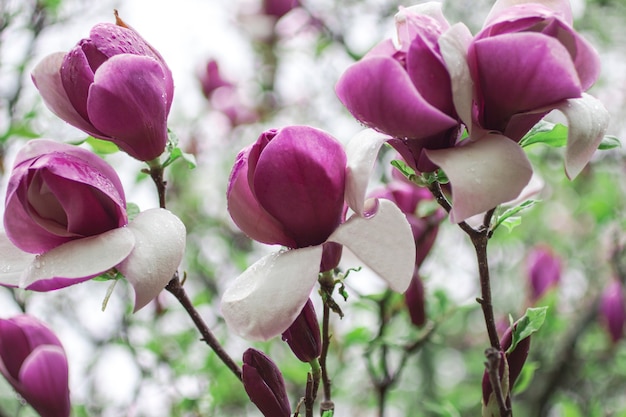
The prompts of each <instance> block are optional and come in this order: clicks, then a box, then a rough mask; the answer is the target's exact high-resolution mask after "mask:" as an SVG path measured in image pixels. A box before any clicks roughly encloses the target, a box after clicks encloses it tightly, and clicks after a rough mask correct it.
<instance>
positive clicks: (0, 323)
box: [0, 319, 33, 385]
mask: <svg viewBox="0 0 626 417" xmlns="http://www.w3.org/2000/svg"><path fill="white" fill-rule="evenodd" d="M9 341H10V343H9ZM32 349H33V345H32V344H31V343H30V341H29V339H28V336H27V334H26V333H25V332H24V330H23V329H22V327H21V326H20V325H19V323H15V322H14V320H11V319H9V320H0V364H1V365H2V366H1V367H0V370H1V371H2V374H3V375H4V376H5V377H6V378H7V380H8V381H9V382H10V383H11V385H15V384H16V383H18V381H19V373H20V368H21V367H22V364H23V363H24V360H25V359H26V358H27V357H28V355H29V354H30V352H31V350H32Z"/></svg>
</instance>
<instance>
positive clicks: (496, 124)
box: [469, 33, 582, 140]
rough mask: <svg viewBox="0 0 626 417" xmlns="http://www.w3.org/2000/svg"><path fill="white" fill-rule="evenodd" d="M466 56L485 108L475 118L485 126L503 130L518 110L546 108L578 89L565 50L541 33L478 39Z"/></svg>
mask: <svg viewBox="0 0 626 417" xmlns="http://www.w3.org/2000/svg"><path fill="white" fill-rule="evenodd" d="M469 59H470V68H471V70H472V72H473V75H474V80H475V81H476V82H477V83H478V89H479V90H478V91H479V92H481V93H482V97H480V100H481V101H483V102H484V107H483V109H482V110H480V111H481V112H482V114H481V115H479V118H480V121H481V125H482V127H484V128H485V129H494V130H498V131H500V132H505V130H506V126H507V123H508V122H509V120H510V118H511V117H512V116H513V115H515V114H516V113H524V112H528V111H531V110H534V109H538V108H544V107H546V106H548V105H552V104H556V103H559V102H560V101H562V100H564V99H568V98H577V97H580V95H581V93H582V89H581V85H580V80H579V78H578V74H577V72H576V69H575V67H574V65H573V63H572V60H571V58H570V55H569V52H568V51H567V49H566V48H565V47H564V46H563V45H562V44H561V43H560V42H559V41H558V40H556V39H554V38H551V37H547V36H545V35H542V34H539V33H514V34H505V35H500V36H496V37H491V38H485V39H480V40H478V41H476V42H474V43H473V44H472V46H471V47H470V51H469ZM503 91H506V94H503V93H502V92H503ZM512 139H514V140H519V139H520V138H517V137H516V138H512Z"/></svg>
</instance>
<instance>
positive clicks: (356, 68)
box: [336, 56, 456, 139]
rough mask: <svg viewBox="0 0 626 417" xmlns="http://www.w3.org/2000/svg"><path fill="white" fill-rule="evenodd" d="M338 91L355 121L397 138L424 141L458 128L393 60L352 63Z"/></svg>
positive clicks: (377, 59)
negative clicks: (425, 97) (423, 139)
mask: <svg viewBox="0 0 626 417" xmlns="http://www.w3.org/2000/svg"><path fill="white" fill-rule="evenodd" d="M336 92H337V95H338V96H339V99H340V100H341V102H342V103H343V104H344V105H345V106H346V107H347V108H348V110H349V111H350V113H352V115H353V116H354V117H355V118H357V119H358V120H359V121H361V122H362V123H364V124H365V125H367V126H369V127H371V128H374V129H376V130H378V131H381V132H384V133H387V134H389V135H392V136H394V137H398V138H411V139H419V138H425V137H428V136H432V135H435V134H437V133H440V132H443V131H446V130H448V129H450V128H452V127H453V126H454V125H456V121H455V120H454V119H453V118H452V117H450V116H448V115H447V114H445V113H443V112H441V111H440V110H438V109H437V108H436V107H434V106H433V105H432V104H430V103H428V102H427V101H426V100H425V99H424V98H423V97H422V96H421V95H420V94H419V92H418V91H417V89H416V87H415V86H414V85H413V83H412V81H411V79H410V77H409V75H408V74H407V72H406V71H405V70H404V68H402V65H400V63H398V62H397V61H395V60H394V59H392V58H385V57H381V56H375V57H371V58H367V59H364V60H361V61H359V62H357V63H356V64H353V65H352V66H351V67H349V68H348V69H347V70H346V72H345V73H344V74H343V75H342V76H341V78H340V79H339V82H338V83H337V86H336Z"/></svg>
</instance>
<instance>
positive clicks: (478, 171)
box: [426, 134, 532, 223]
mask: <svg viewBox="0 0 626 417" xmlns="http://www.w3.org/2000/svg"><path fill="white" fill-rule="evenodd" d="M426 152H427V155H428V157H429V158H430V159H431V160H432V161H433V162H434V163H435V164H437V165H439V166H440V167H441V168H442V169H443V170H444V171H445V173H446V175H447V176H448V178H449V179H450V185H451V186H452V211H451V212H450V220H451V221H452V222H454V223H459V222H462V221H464V220H466V219H467V218H469V217H472V216H474V215H476V214H480V213H483V212H485V211H487V210H490V209H492V208H494V207H496V206H498V205H499V204H502V203H505V202H507V201H510V200H513V199H514V198H515V197H517V196H518V195H519V193H520V192H521V191H522V190H523V189H524V186H526V184H528V182H529V181H530V178H531V176H532V167H531V165H530V162H529V161H528V158H527V157H526V154H525V153H524V151H523V150H522V148H521V147H520V146H519V145H518V144H516V143H515V142H513V141H512V140H510V139H508V138H506V137H504V136H501V135H496V134H489V135H487V136H485V137H483V138H480V139H478V140H476V141H473V142H471V143H468V144H467V145H464V146H458V147H455V148H450V149H440V150H429V151H426Z"/></svg>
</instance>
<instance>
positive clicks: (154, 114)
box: [87, 55, 168, 161]
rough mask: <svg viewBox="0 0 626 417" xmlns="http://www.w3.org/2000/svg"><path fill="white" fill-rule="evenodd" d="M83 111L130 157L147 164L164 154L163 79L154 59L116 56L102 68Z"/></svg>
mask: <svg viewBox="0 0 626 417" xmlns="http://www.w3.org/2000/svg"><path fill="white" fill-rule="evenodd" d="M87 110H88V113H89V118H90V120H91V122H92V123H93V125H94V126H96V128H98V129H99V130H100V131H102V132H103V133H104V134H105V135H107V136H110V137H111V138H112V139H111V140H112V141H113V142H115V144H117V145H118V146H119V147H120V148H121V149H122V150H123V151H125V152H127V153H128V154H129V155H131V156H132V157H134V158H137V159H139V160H143V161H149V160H152V159H154V158H156V157H158V156H159V155H161V154H162V153H163V151H164V150H165V144H166V143H167V113H168V107H167V93H166V76H165V73H164V70H163V67H162V65H161V64H160V63H159V62H158V61H157V60H155V59H154V58H149V57H146V56H137V55H116V56H114V57H112V58H110V59H109V60H108V61H107V62H105V63H104V64H102V66H100V68H98V70H97V71H96V73H95V77H94V83H93V84H92V86H91V88H90V90H89V98H88V100H87Z"/></svg>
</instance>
